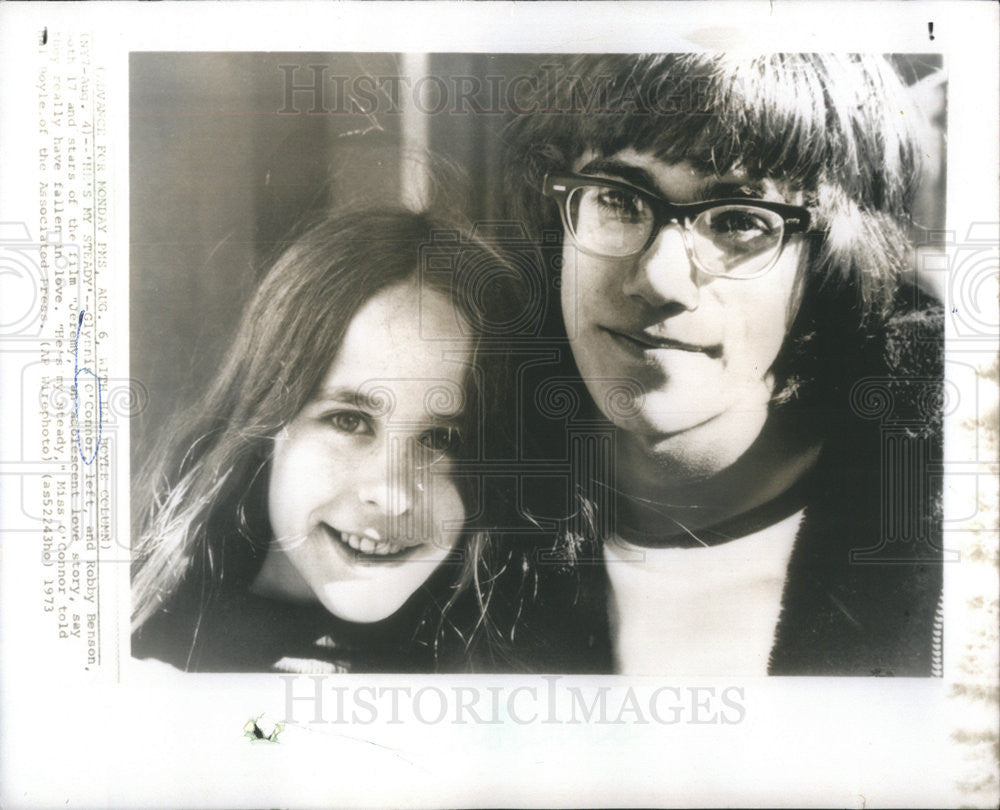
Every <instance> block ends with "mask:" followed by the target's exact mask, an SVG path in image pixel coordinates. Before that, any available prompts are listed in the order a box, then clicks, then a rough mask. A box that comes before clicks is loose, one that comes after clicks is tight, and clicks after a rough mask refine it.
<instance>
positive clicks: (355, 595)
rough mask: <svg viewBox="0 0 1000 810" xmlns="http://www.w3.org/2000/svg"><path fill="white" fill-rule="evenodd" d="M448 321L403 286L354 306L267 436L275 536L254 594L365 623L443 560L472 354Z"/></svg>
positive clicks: (382, 614) (458, 519) (427, 298)
mask: <svg viewBox="0 0 1000 810" xmlns="http://www.w3.org/2000/svg"><path fill="white" fill-rule="evenodd" d="M459 327H460V323H459V316H458V314H457V312H456V310H455V308H454V307H453V305H452V304H451V302H450V301H449V300H448V298H447V297H446V296H444V295H443V294H441V293H438V292H434V291H427V290H423V291H421V290H419V289H418V287H417V286H416V284H415V283H397V284H394V285H392V286H389V287H387V288H385V289H384V290H382V291H381V292H379V293H378V294H376V295H375V296H374V297H372V298H371V299H370V300H369V301H368V302H367V303H365V304H364V305H363V306H362V307H361V308H360V309H359V310H358V312H357V313H356V314H355V316H354V318H353V319H352V321H351V323H350V326H349V327H348V329H347V332H346V334H345V336H344V341H343V343H342V344H341V347H340V350H339V351H338V353H337V356H336V357H335V358H334V360H333V363H332V364H331V365H330V368H329V370H328V372H327V374H326V377H325V378H324V380H323V382H322V384H321V385H320V388H319V391H318V393H317V394H316V396H315V397H314V398H313V399H312V400H311V401H310V402H308V403H306V405H305V407H303V409H302V411H301V412H300V413H299V414H298V416H296V417H295V419H293V420H292V421H291V422H290V423H289V424H288V426H287V427H286V429H285V430H284V431H282V433H281V434H280V435H279V436H277V437H276V439H275V444H274V455H273V460H272V464H271V472H270V481H269V484H268V511H269V516H270V522H271V529H272V531H273V535H274V539H273V541H272V544H271V546H270V548H269V549H268V553H267V556H266V557H265V560H264V566H263V569H262V571H261V574H260V576H259V577H258V580H257V583H256V586H255V589H257V590H260V591H263V592H265V593H269V594H271V595H275V596H278V597H279V598H285V599H292V600H298V601H312V600H317V601H319V602H320V603H321V604H322V605H323V606H324V607H325V608H326V609H327V610H329V611H330V612H331V613H333V614H334V615H335V616H338V617H339V618H342V619H346V620H348V621H354V622H375V621H379V620H381V619H384V618H387V617H389V616H391V615H392V614H393V613H395V612H396V611H397V610H398V609H399V608H400V607H402V605H403V604H404V603H405V602H406V600H407V599H408V598H409V597H410V596H411V595H412V594H413V593H414V592H415V591H417V589H418V588H420V586H421V585H423V583H424V582H425V581H426V580H427V578H428V577H429V576H430V575H431V574H432V573H433V571H434V570H435V569H436V568H437V566H438V565H439V564H440V563H441V562H442V560H444V559H445V557H446V556H448V554H449V552H450V551H451V550H452V549H453V548H454V547H455V544H456V543H457V542H458V538H459V535H460V533H461V530H462V524H463V521H464V519H465V517H466V510H465V506H464V504H463V503H462V500H461V498H460V496H459V492H458V490H457V488H456V486H455V483H454V481H453V478H452V472H453V470H452V467H453V461H452V455H451V454H452V451H453V450H454V448H455V446H456V444H457V442H458V440H459V431H458V423H459V419H460V418H461V415H462V410H463V406H464V404H465V403H464V400H465V396H464V382H465V379H466V375H467V369H468V363H469V360H470V357H471V352H472V342H471V339H470V338H469V337H468V336H467V335H463V334H461V330H460V328H459ZM427 336H433V338H431V339H428V337H427ZM440 336H448V337H446V339H441V337H440Z"/></svg>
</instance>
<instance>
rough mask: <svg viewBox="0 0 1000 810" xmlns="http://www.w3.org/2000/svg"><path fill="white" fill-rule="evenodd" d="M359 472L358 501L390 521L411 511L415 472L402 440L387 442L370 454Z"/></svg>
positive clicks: (413, 464) (412, 461) (410, 454)
mask: <svg viewBox="0 0 1000 810" xmlns="http://www.w3.org/2000/svg"><path fill="white" fill-rule="evenodd" d="M357 473H358V499H359V500H360V501H361V502H362V503H363V504H365V506H368V507H371V508H373V509H377V510H379V511H380V512H381V513H383V514H384V515H386V516H387V517H390V518H397V517H401V516H403V515H405V514H407V513H408V512H409V511H410V510H411V509H412V508H413V499H414V495H413V492H414V489H415V486H416V480H417V470H416V464H415V460H414V456H413V453H409V452H406V447H405V443H404V442H403V441H402V440H395V439H393V438H391V437H390V440H389V441H388V442H387V443H386V445H384V446H383V447H382V448H380V451H376V452H374V453H372V455H371V457H370V458H369V459H368V460H367V461H366V463H364V464H363V466H362V468H360V469H358V470H357Z"/></svg>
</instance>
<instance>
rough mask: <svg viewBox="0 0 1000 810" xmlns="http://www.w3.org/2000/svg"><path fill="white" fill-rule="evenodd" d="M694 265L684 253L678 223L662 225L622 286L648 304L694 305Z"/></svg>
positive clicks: (688, 307) (696, 292)
mask: <svg viewBox="0 0 1000 810" xmlns="http://www.w3.org/2000/svg"><path fill="white" fill-rule="evenodd" d="M698 282H699V278H698V268H697V267H695V265H694V263H693V262H692V261H691V258H690V256H689V255H688V250H687V245H686V243H685V241H684V232H683V230H682V226H680V225H677V224H674V225H666V226H664V228H663V229H662V230H661V231H660V233H659V234H658V235H657V237H656V240H655V241H654V242H653V244H652V245H650V246H649V249H648V250H646V252H645V253H643V254H642V255H641V256H639V257H638V259H637V260H636V262H635V266H634V268H633V270H632V272H631V273H630V274H629V276H628V278H627V279H626V281H625V283H624V285H623V290H624V292H625V294H626V295H629V296H632V297H636V298H641V299H642V300H644V301H645V302H646V303H647V304H649V305H650V306H652V307H662V306H664V305H675V306H677V307H679V308H681V309H684V310H695V309H697V308H698V303H699V298H700V293H701V291H700V288H699V283H698Z"/></svg>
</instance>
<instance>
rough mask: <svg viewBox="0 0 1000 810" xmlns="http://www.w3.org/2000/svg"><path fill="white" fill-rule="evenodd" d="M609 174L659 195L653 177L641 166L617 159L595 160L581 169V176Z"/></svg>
mask: <svg viewBox="0 0 1000 810" xmlns="http://www.w3.org/2000/svg"><path fill="white" fill-rule="evenodd" d="M595 172H596V173H598V174H608V175H612V176H614V177H617V178H619V179H621V180H624V181H625V182H626V183H629V184H631V185H633V186H635V187H636V188H641V189H644V190H645V191H648V192H649V193H650V194H657V195H658V194H659V193H660V191H659V189H657V187H656V180H655V179H654V178H653V175H652V174H651V173H650V172H648V171H647V170H646V169H644V168H642V167H641V166H635V165H633V164H631V163H625V162H624V161H621V160H617V159H616V158H610V157H606V158H595V159H594V160H592V161H590V163H588V164H587V165H586V166H584V167H583V168H582V169H580V174H593V173H595Z"/></svg>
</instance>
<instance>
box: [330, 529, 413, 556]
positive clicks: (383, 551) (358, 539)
mask: <svg viewBox="0 0 1000 810" xmlns="http://www.w3.org/2000/svg"><path fill="white" fill-rule="evenodd" d="M340 536H341V539H343V541H344V542H345V543H347V545H348V546H350V547H351V548H353V549H354V550H355V551H360V552H361V553H362V554H375V555H377V556H379V557H384V556H386V555H388V554H397V553H399V552H400V551H402V549H403V547H402V546H401V545H399V543H394V542H393V541H391V540H372V539H371V538H370V537H362V536H360V535H357V534H349V533H348V532H341V534H340Z"/></svg>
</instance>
